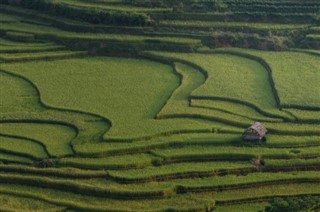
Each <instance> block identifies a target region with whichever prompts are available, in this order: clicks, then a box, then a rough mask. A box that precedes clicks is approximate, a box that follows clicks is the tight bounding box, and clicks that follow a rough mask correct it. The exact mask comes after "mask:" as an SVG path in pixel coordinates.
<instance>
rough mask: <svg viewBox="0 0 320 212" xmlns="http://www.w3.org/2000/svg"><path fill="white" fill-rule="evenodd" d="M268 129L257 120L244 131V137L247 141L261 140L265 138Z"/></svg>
mask: <svg viewBox="0 0 320 212" xmlns="http://www.w3.org/2000/svg"><path fill="white" fill-rule="evenodd" d="M267 131H268V130H267V129H266V128H265V127H264V126H263V125H262V124H261V123H260V122H256V123H254V124H253V125H251V126H250V127H249V128H247V129H246V130H245V131H244V132H243V134H242V137H243V139H244V140H246V141H259V142H260V141H261V140H263V139H264V137H265V135H266V133H267Z"/></svg>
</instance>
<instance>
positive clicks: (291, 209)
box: [265, 195, 320, 212]
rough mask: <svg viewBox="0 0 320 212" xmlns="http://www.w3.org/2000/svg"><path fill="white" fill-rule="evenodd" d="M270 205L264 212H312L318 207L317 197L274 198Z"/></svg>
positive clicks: (319, 198) (319, 201) (319, 202)
mask: <svg viewBox="0 0 320 212" xmlns="http://www.w3.org/2000/svg"><path fill="white" fill-rule="evenodd" d="M269 203H270V205H269V206H267V207H266V208H265V211H266V212H302V211H313V210H315V209H319V207H320V197H319V196H311V195H309V196H303V197H290V198H280V197H276V198H273V199H272V200H270V201H269Z"/></svg>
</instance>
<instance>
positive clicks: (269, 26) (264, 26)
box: [160, 20, 309, 30]
mask: <svg viewBox="0 0 320 212" xmlns="http://www.w3.org/2000/svg"><path fill="white" fill-rule="evenodd" d="M160 26H170V27H186V28H193V27H194V28H198V27H199V28H205V27H206V28H226V29H232V28H236V29H238V28H242V29H255V30H294V29H306V28H308V27H309V25H304V24H274V23H246V22H214V21H178V20H175V21H160Z"/></svg>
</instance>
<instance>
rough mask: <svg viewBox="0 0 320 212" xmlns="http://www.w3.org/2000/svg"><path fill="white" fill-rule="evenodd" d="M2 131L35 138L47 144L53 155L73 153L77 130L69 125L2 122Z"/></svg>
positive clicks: (0, 129) (0, 126) (44, 144)
mask: <svg viewBox="0 0 320 212" xmlns="http://www.w3.org/2000/svg"><path fill="white" fill-rule="evenodd" d="M0 133H3V134H6V135H12V136H19V137H23V138H29V139H34V140H35V141H37V143H40V144H42V145H43V146H45V148H46V150H47V151H48V153H49V154H50V155H52V156H55V157H57V156H65V155H70V154H72V153H73V151H72V148H71V145H70V144H71V140H72V139H73V138H74V137H75V135H76V132H75V131H74V130H73V129H72V128H69V127H67V126H63V125H58V124H46V123H19V122H18V123H1V124H0Z"/></svg>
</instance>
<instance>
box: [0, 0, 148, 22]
mask: <svg viewBox="0 0 320 212" xmlns="http://www.w3.org/2000/svg"><path fill="white" fill-rule="evenodd" d="M0 3H1V4H10V5H14V6H20V7H24V8H28V9H34V10H39V11H43V12H49V13H52V14H54V15H59V16H64V17H67V18H72V19H77V20H81V21H85V22H89V23H93V24H112V25H125V26H126V25H128V26H130V25H133V26H145V25H150V24H151V22H152V21H151V19H150V17H149V16H147V15H146V14H143V13H130V12H115V11H105V10H98V9H87V8H85V9H83V8H76V7H72V6H68V5H65V4H63V3H57V2H54V1H52V0H28V1H14V0H11V1H1V2H0Z"/></svg>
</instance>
